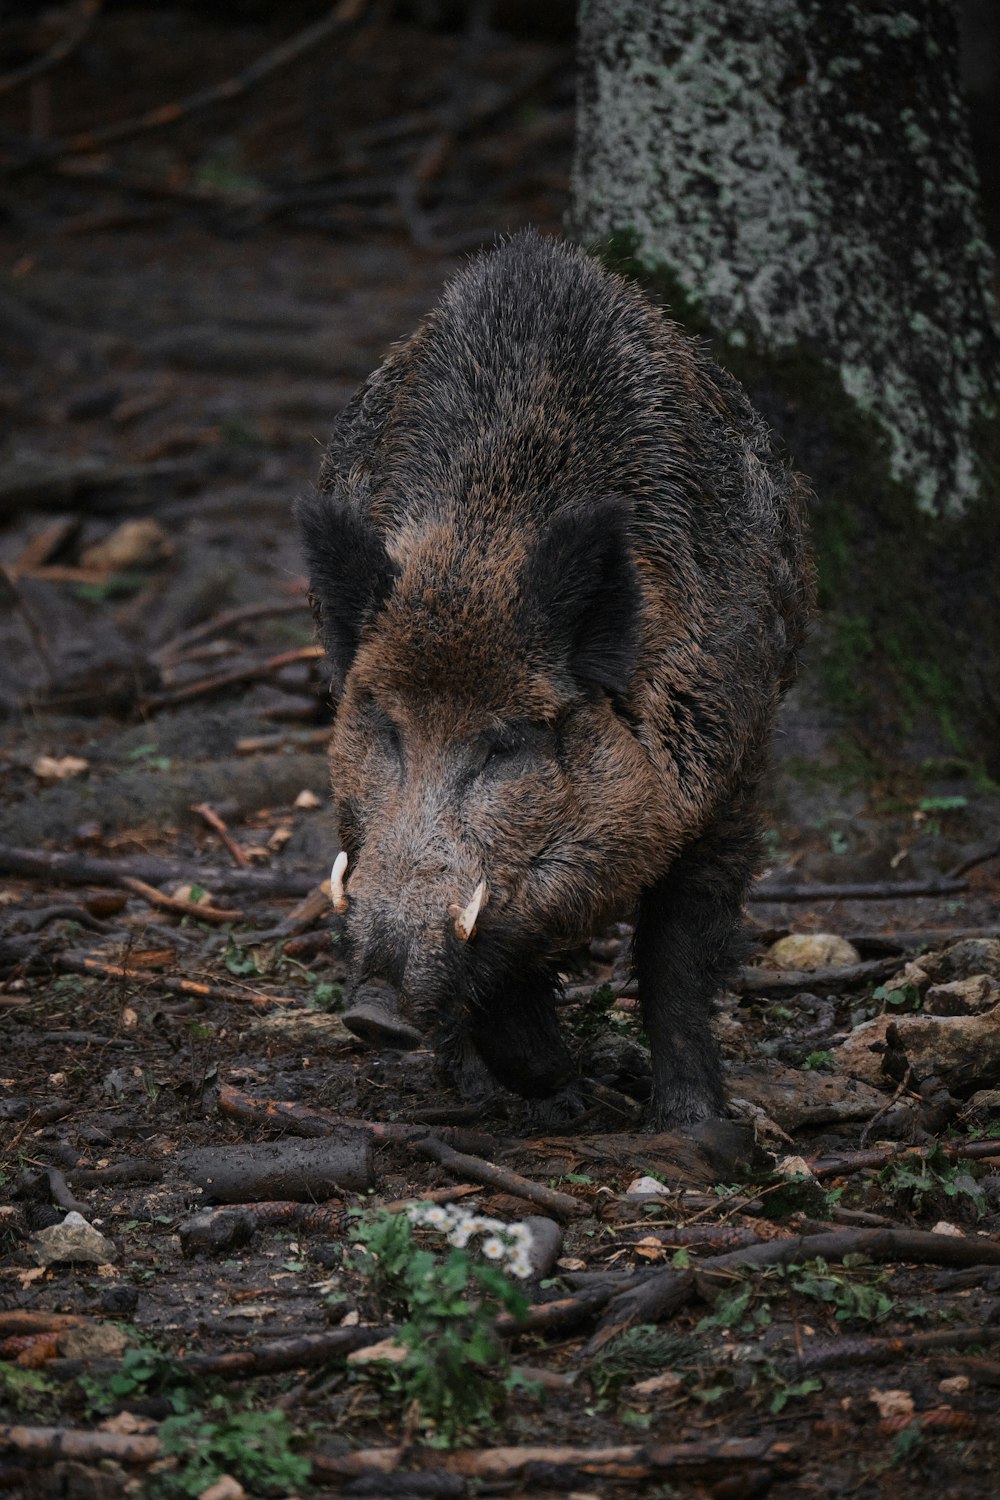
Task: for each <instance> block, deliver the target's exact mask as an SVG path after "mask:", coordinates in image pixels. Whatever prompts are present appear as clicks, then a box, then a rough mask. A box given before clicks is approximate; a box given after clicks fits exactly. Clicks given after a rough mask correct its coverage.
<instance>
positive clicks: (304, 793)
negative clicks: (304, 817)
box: [292, 786, 322, 812]
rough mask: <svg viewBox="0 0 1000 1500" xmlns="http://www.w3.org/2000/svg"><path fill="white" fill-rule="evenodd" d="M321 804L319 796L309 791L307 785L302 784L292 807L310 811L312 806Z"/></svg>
mask: <svg viewBox="0 0 1000 1500" xmlns="http://www.w3.org/2000/svg"><path fill="white" fill-rule="evenodd" d="M321 805H322V804H321V801H320V798H319V797H317V795H316V793H315V792H311V791H310V790H309V788H308V787H307V786H304V787H303V788H302V790H301V792H300V793H299V795H298V796H297V797H296V799H295V801H294V802H293V803H292V806H293V807H297V808H299V809H301V810H305V811H306V812H312V810H313V808H316V807H320V806H321Z"/></svg>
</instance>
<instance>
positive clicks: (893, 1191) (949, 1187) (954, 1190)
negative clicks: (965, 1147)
mask: <svg viewBox="0 0 1000 1500" xmlns="http://www.w3.org/2000/svg"><path fill="white" fill-rule="evenodd" d="M878 1180H879V1184H880V1185H881V1186H882V1187H883V1188H884V1189H885V1190H886V1192H887V1193H888V1194H889V1196H890V1197H891V1198H893V1199H894V1200H895V1201H896V1202H897V1203H899V1204H900V1205H901V1206H902V1207H904V1208H909V1209H912V1210H913V1211H914V1212H915V1213H919V1212H920V1211H921V1210H922V1209H923V1208H925V1207H928V1208H933V1207H935V1206H939V1207H940V1206H943V1205H944V1204H945V1203H948V1202H951V1203H955V1204H957V1203H960V1202H962V1201H963V1200H967V1206H971V1207H972V1209H973V1211H974V1213H975V1216H976V1218H977V1219H979V1218H981V1217H982V1215H983V1214H984V1213H985V1212H986V1198H985V1196H984V1194H983V1190H982V1188H980V1187H979V1186H978V1185H977V1184H976V1182H975V1180H974V1179H973V1178H972V1177H970V1175H969V1169H968V1166H967V1165H963V1164H962V1163H956V1162H950V1161H949V1160H948V1158H947V1156H946V1155H945V1153H944V1151H943V1150H942V1149H941V1147H940V1146H935V1147H934V1149H933V1151H930V1152H928V1153H927V1155H926V1156H924V1155H921V1154H919V1153H918V1152H915V1151H907V1152H905V1153H904V1154H903V1155H902V1156H899V1157H897V1158H896V1160H895V1161H891V1162H889V1163H888V1165H887V1166H884V1167H883V1168H882V1170H881V1172H880V1173H879V1174H878Z"/></svg>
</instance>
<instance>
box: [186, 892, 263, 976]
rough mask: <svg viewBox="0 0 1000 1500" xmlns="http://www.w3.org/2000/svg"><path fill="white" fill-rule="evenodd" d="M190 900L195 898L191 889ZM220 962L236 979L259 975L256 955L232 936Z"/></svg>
mask: <svg viewBox="0 0 1000 1500" xmlns="http://www.w3.org/2000/svg"><path fill="white" fill-rule="evenodd" d="M191 899H192V901H193V900H195V899H196V898H195V896H194V892H193V890H192V895H191ZM222 962H223V963H224V964H225V966H226V968H227V969H228V970H229V972H230V974H232V975H233V976H234V977H235V978H236V979H249V978H259V977H260V966H259V964H258V963H257V955H256V953H255V952H253V951H252V950H251V949H249V948H241V947H240V946H239V944H238V943H235V942H234V941H233V939H232V938H230V939H229V941H228V943H227V944H226V947H225V950H224V952H223V954H222Z"/></svg>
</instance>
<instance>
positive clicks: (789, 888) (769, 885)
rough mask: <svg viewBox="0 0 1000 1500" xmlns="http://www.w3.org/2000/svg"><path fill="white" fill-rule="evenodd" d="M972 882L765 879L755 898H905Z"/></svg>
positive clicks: (947, 878) (946, 892)
mask: <svg viewBox="0 0 1000 1500" xmlns="http://www.w3.org/2000/svg"><path fill="white" fill-rule="evenodd" d="M968 889H969V882H968V881H967V880H960V879H958V878H956V877H955V876H954V875H942V876H941V877H940V878H939V879H937V880H867V881H857V882H854V883H852V882H850V881H848V882H846V883H845V884H843V885H819V884H815V885H812V884H809V883H807V882H804V881H794V882H787V881H785V882H781V881H777V880H775V881H769V880H763V881H761V882H760V883H759V884H757V885H755V886H753V887H752V889H751V891H750V900H751V901H902V900H904V899H906V898H907V897H910V896H955V895H958V893H959V892H960V891H967V890H968Z"/></svg>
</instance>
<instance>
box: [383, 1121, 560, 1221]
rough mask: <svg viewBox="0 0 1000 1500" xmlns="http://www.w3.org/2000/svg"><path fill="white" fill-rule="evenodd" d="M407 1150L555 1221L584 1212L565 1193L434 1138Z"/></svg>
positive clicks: (415, 1142) (414, 1144)
mask: <svg viewBox="0 0 1000 1500" xmlns="http://www.w3.org/2000/svg"><path fill="white" fill-rule="evenodd" d="M410 1149H411V1150H412V1151H414V1152H415V1153H416V1155H417V1156H423V1157H426V1159H427V1160H428V1161H434V1162H437V1164H438V1166H440V1167H444V1169H445V1171H446V1172H451V1173H452V1174H453V1175H454V1176H456V1177H471V1178H472V1179H473V1181H475V1182H481V1183H483V1184H484V1185H485V1186H486V1187H491V1188H494V1189H496V1190H497V1191H498V1192H501V1193H513V1194H514V1196H515V1197H517V1198H525V1199H526V1200H527V1201H528V1202H529V1203H534V1204H535V1205H536V1207H538V1208H543V1209H544V1210H545V1212H546V1213H550V1214H554V1215H555V1217H556V1218H557V1219H572V1218H576V1217H578V1216H579V1215H580V1214H585V1213H587V1212H588V1209H587V1205H586V1204H585V1203H581V1202H580V1200H579V1198H573V1197H571V1195H570V1194H569V1193H560V1192H557V1191H556V1189H555V1188H550V1187H546V1186H545V1185H544V1183H541V1182H532V1181H531V1179H530V1178H528V1177H522V1176H521V1175H520V1173H518V1172H511V1171H509V1170H508V1169H507V1168H506V1167H496V1166H494V1165H493V1163H492V1162H488V1161H483V1160H482V1159H481V1158H480V1157H478V1156H468V1155H466V1153H465V1152H463V1151H456V1150H455V1149H454V1147H452V1146H449V1145H447V1144H446V1143H445V1142H444V1141H442V1140H438V1139H436V1138H435V1137H434V1136H431V1137H430V1138H429V1139H424V1140H413V1141H411V1142H410Z"/></svg>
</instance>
